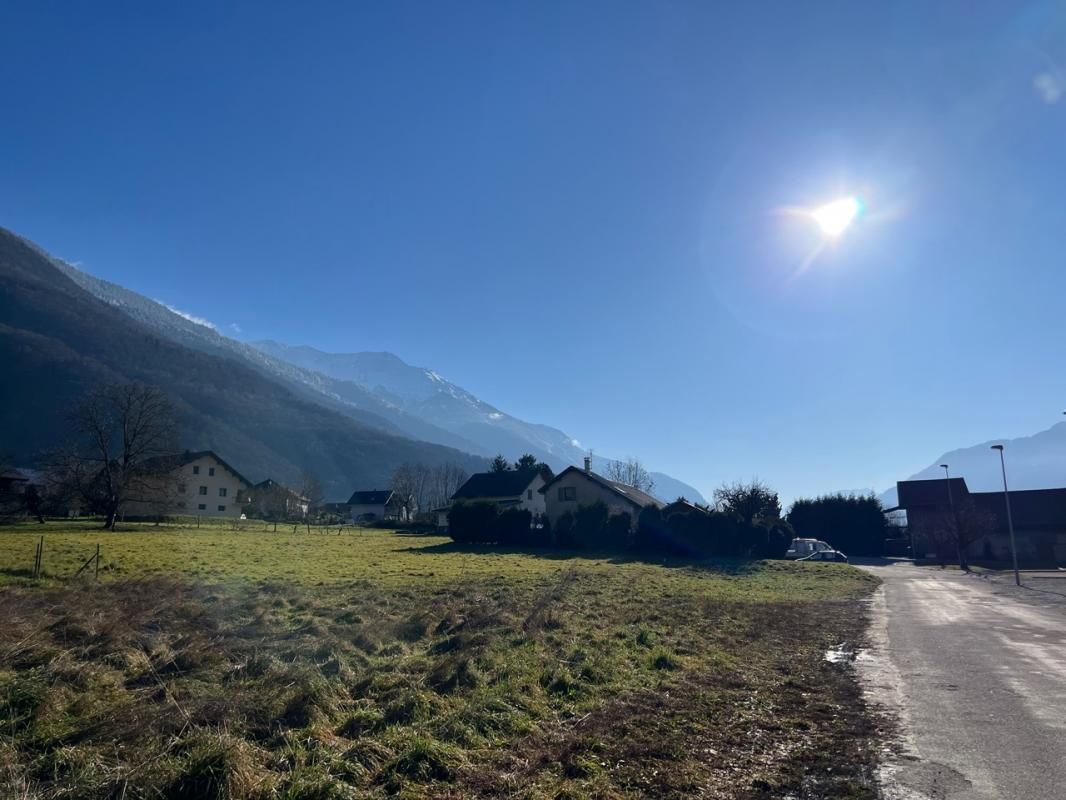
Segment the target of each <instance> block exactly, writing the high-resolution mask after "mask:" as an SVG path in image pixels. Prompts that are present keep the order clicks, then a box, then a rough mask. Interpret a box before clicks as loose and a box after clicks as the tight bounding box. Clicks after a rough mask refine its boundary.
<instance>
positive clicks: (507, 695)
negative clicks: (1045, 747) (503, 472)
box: [0, 526, 874, 798]
mask: <svg viewBox="0 0 1066 800" xmlns="http://www.w3.org/2000/svg"><path fill="white" fill-rule="evenodd" d="M45 527H46V528H47V527H48V526H45ZM24 530H25V531H28V532H23V531H24ZM37 533H38V529H37V528H32V527H31V528H26V529H19V530H14V531H5V532H0V574H3V575H6V576H7V579H8V581H9V584H8V585H7V586H5V587H3V588H0V618H2V619H4V620H5V624H4V625H3V627H2V629H0V796H3V797H9V796H14V797H41V798H59V797H69V798H97V797H99V798H104V797H119V796H123V797H127V798H135V797H146V798H147V797H167V798H201V797H207V798H215V797H218V798H222V797H230V798H267V797H282V798H346V797H374V796H388V795H400V796H409V797H426V796H429V797H456V798H458V797H477V796H485V797H488V796H498V795H507V796H515V797H529V798H541V797H544V798H547V797H559V798H563V797H575V798H576V797H637V796H656V797H672V796H673V797H681V796H694V795H699V796H706V797H752V798H755V797H767V798H768V797H781V796H786V795H792V796H796V797H856V798H858V797H873V796H874V795H873V792H872V790H871V788H870V787H871V779H870V766H871V762H872V758H873V751H872V748H871V745H870V738H871V735H872V732H871V730H870V728H869V724H868V722H867V720H866V717H865V716H864V713H863V708H862V704H861V699H860V697H859V693H858V691H857V689H856V687H855V684H854V682H853V681H852V679H851V677H850V676H849V675H848V674H847V673H846V672H845V671H843V670H842V669H841V668H839V667H837V666H834V665H831V664H827V663H826V662H825V661H824V659H823V653H824V651H825V649H826V648H827V647H829V646H831V645H834V644H837V643H839V642H840V641H842V640H848V641H855V640H856V639H857V638H859V637H860V636H861V627H862V619H861V606H860V604H859V603H857V602H856V600H857V599H858V598H860V597H862V596H863V595H864V594H866V593H867V592H869V591H870V589H871V588H872V584H873V579H872V578H869V577H868V576H866V575H865V574H864V573H861V572H859V571H858V570H854V569H852V568H849V567H846V566H842V565H834V564H824V565H823V564H790V563H781V562H766V563H756V564H738V563H725V562H723V563H717V564H710V565H701V566H692V565H684V564H679V563H666V564H648V563H642V562H638V561H627V560H612V559H610V558H596V557H577V558H562V557H559V556H558V555H554V554H553V555H544V556H538V555H530V554H522V553H487V552H476V551H473V550H470V549H463V548H457V547H456V546H454V545H451V544H450V543H448V542H447V540H444V539H441V538H438V537H411V536H397V535H392V534H388V533H384V532H367V533H362V534H358V535H349V534H342V535H337V534H331V535H326V534H311V535H308V534H306V533H303V534H296V535H293V534H291V532H286V533H285V534H281V533H278V534H273V533H264V532H243V533H234V532H228V531H225V530H201V531H199V532H196V531H189V530H170V531H162V532H157V531H155V530H153V529H144V530H137V529H134V530H130V531H126V532H121V533H115V534H102V533H99V532H97V531H85V530H78V529H63V530H59V531H58V532H51V531H49V532H47V533H46V534H45V536H46V546H45V575H46V580H45V581H43V582H42V584H41V585H31V584H30V583H29V582H28V581H27V580H26V579H25V577H23V576H24V574H25V572H26V571H27V570H28V568H29V566H30V564H31V563H32V556H33V550H32V542H33V540H34V534H37ZM97 542H99V543H100V544H101V548H102V552H103V553H104V561H105V564H106V568H105V570H104V571H103V573H102V577H103V579H102V580H101V581H100V582H99V583H95V582H91V581H78V582H69V581H60V580H57V579H56V578H54V577H52V578H48V576H49V575H51V576H63V575H69V574H71V573H72V572H73V571H74V570H75V569H76V568H77V566H78V565H80V563H81V562H82V561H83V560H84V558H85V557H87V555H88V554H89V552H91V551H92V550H93V549H94V548H95V545H96V543H97ZM24 550H25V551H26V552H25V553H24V552H23V551H24Z"/></svg>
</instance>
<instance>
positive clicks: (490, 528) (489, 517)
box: [448, 502, 498, 543]
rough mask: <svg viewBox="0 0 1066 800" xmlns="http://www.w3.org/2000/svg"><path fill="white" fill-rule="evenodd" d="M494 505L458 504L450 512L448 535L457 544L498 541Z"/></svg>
mask: <svg viewBox="0 0 1066 800" xmlns="http://www.w3.org/2000/svg"><path fill="white" fill-rule="evenodd" d="M497 516H498V513H497V511H496V506H495V504H493V503H485V502H477V503H456V504H455V505H454V506H452V508H451V510H450V511H449V512H448V534H449V535H450V536H451V537H452V539H453V540H454V541H456V542H463V543H467V542H493V541H496V518H497Z"/></svg>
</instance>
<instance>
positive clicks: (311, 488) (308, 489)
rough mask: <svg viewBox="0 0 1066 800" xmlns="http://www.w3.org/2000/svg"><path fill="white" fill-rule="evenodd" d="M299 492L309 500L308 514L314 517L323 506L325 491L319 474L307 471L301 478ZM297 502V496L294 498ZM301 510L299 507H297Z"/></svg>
mask: <svg viewBox="0 0 1066 800" xmlns="http://www.w3.org/2000/svg"><path fill="white" fill-rule="evenodd" d="M298 494H299V495H300V496H301V497H303V498H304V499H305V500H307V514H306V516H308V517H312V516H314V515H315V514H317V513H318V510H319V509H320V508H321V507H322V500H323V497H324V495H323V492H322V482H321V481H320V480H319V479H318V476H317V475H314V474H312V473H310V472H305V473H304V474H303V476H302V477H301V478H300V489H299V492H298ZM292 500H293V501H294V502H295V498H292ZM295 510H296V511H299V509H295Z"/></svg>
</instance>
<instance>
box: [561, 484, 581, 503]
mask: <svg viewBox="0 0 1066 800" xmlns="http://www.w3.org/2000/svg"><path fill="white" fill-rule="evenodd" d="M559 499H560V500H563V501H568V500H577V487H576V486H560V487H559Z"/></svg>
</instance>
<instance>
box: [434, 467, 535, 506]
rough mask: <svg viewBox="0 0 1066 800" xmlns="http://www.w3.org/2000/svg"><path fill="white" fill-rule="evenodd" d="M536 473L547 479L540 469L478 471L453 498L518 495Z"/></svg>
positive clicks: (527, 486) (465, 498) (469, 498)
mask: <svg viewBox="0 0 1066 800" xmlns="http://www.w3.org/2000/svg"><path fill="white" fill-rule="evenodd" d="M538 475H543V476H544V480H548V478H549V476H548V472H547V470H545V469H544V468H541V469H507V470H504V471H503V472H478V473H475V474H474V475H471V476H470V477H469V478H468V479H467V481H466V483H464V484H463V485H462V486H460V487H459V488H458V489H457V490H456V492H455V494H453V495H452V499H453V500H472V499H474V498H475V497H518V496H519V495H520V494H522V492H524V491H525V490H526V489H528V488H529V484H531V483H532V482H533V479H534V478H536V477H537V476H538Z"/></svg>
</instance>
